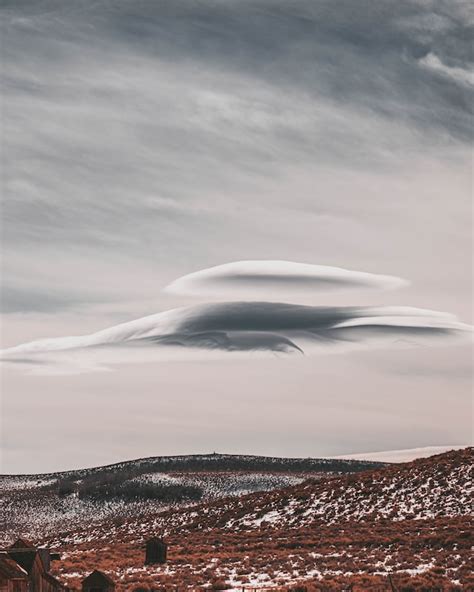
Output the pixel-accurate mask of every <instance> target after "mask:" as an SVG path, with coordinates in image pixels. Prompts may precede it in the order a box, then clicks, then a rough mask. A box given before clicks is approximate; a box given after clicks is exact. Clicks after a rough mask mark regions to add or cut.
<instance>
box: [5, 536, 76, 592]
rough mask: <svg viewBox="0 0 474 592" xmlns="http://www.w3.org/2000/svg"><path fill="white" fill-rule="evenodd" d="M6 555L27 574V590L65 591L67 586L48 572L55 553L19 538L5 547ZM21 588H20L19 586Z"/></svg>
mask: <svg viewBox="0 0 474 592" xmlns="http://www.w3.org/2000/svg"><path fill="white" fill-rule="evenodd" d="M6 553H7V555H8V557H9V558H10V559H11V560H12V561H13V562H14V563H16V565H18V566H19V567H20V568H21V569H22V570H23V571H25V572H26V574H27V576H28V592H65V591H66V590H67V587H66V586H64V585H63V584H61V582H60V581H59V580H57V579H56V578H55V577H53V576H52V575H51V574H50V573H49V569H50V564H51V560H53V559H57V558H58V557H59V556H58V554H57V553H51V551H50V550H49V549H40V548H38V547H35V546H34V545H32V544H31V543H30V542H29V541H27V540H25V539H22V538H19V539H17V540H16V541H15V542H14V543H13V545H11V546H10V547H8V549H6ZM19 590H21V588H19Z"/></svg>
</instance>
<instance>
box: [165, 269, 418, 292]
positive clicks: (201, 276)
mask: <svg viewBox="0 0 474 592" xmlns="http://www.w3.org/2000/svg"><path fill="white" fill-rule="evenodd" d="M406 284H408V282H407V281H405V280H403V279H401V278H398V277H394V276H389V275H378V274H374V273H366V272H362V271H352V270H347V269H342V268H340V267H329V266H326V265H310V264H307V263H294V262H292V261H235V262H232V263H226V264H224V265H217V266H216V267H211V268H208V269H203V270H201V271H197V272H194V273H190V274H188V275H185V276H183V277H181V278H179V279H177V280H175V281H174V282H172V283H171V284H170V285H169V286H167V287H166V291H168V292H171V293H175V294H194V295H203V296H204V295H205V296H229V295H230V296H232V297H233V298H235V296H236V295H238V296H239V297H254V298H255V297H262V296H268V294H274V293H275V291H277V293H278V294H280V295H284V294H297V293H308V292H310V293H312V294H317V293H318V292H322V291H326V290H338V289H339V290H341V289H345V290H348V289H352V288H356V289H360V288H362V289H366V288H376V289H393V288H399V287H401V286H404V285H406Z"/></svg>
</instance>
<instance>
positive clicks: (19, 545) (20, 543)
mask: <svg viewBox="0 0 474 592" xmlns="http://www.w3.org/2000/svg"><path fill="white" fill-rule="evenodd" d="M8 548H9V549H36V547H35V546H34V545H33V543H31V542H30V541H28V540H26V539H23V538H21V537H19V538H18V539H16V541H15V542H14V543H13V544H12V545H10V546H9V547H8Z"/></svg>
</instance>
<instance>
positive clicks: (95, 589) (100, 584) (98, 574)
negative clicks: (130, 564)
mask: <svg viewBox="0 0 474 592" xmlns="http://www.w3.org/2000/svg"><path fill="white" fill-rule="evenodd" d="M114 590H115V583H114V581H113V580H112V579H110V578H109V576H108V575H107V574H105V573H104V572H102V571H99V570H98V569H96V570H94V571H93V572H92V573H90V574H89V575H88V576H87V577H86V578H84V579H83V580H82V592H114Z"/></svg>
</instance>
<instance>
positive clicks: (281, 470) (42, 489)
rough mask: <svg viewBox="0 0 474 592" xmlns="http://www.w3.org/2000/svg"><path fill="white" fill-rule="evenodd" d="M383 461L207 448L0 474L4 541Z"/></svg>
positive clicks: (265, 488)
mask: <svg viewBox="0 0 474 592" xmlns="http://www.w3.org/2000/svg"><path fill="white" fill-rule="evenodd" d="M380 466H383V465H382V463H371V462H364V461H358V460H357V461H356V460H332V459H311V458H308V459H291V458H290V459H288V458H277V457H261V456H249V455H246V456H244V455H228V454H207V455H186V456H162V457H151V458H143V459H138V460H132V461H126V462H121V463H116V464H113V465H107V466H103V467H95V468H91V469H79V470H75V471H65V472H59V473H46V474H40V475H3V476H0V513H1V515H2V532H1V534H0V542H5V543H6V542H8V540H10V539H12V538H15V536H16V535H17V534H18V533H19V532H21V533H22V534H23V535H25V536H27V537H30V538H36V537H38V536H39V535H44V534H47V533H51V534H54V533H57V532H60V531H61V530H64V529H66V528H72V527H80V526H81V525H82V524H84V523H86V524H88V525H90V526H92V525H94V524H100V523H102V522H104V521H113V520H118V519H125V518H126V517H133V516H135V515H143V514H150V513H151V514H156V512H158V511H161V510H163V509H165V508H167V507H174V508H176V507H177V506H183V505H185V506H186V505H189V504H193V503H196V502H198V501H204V500H205V501H209V500H212V499H217V498H222V497H226V496H241V495H244V494H247V493H251V492H257V491H270V490H273V489H276V488H281V487H285V486H289V485H295V484H298V483H301V482H303V481H304V480H305V479H307V478H308V477H312V478H313V479H321V478H323V477H328V476H334V475H337V474H340V473H349V472H356V471H361V470H367V469H368V468H375V467H380Z"/></svg>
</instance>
